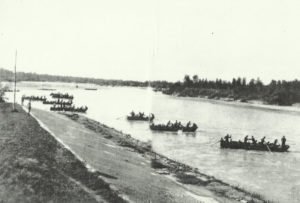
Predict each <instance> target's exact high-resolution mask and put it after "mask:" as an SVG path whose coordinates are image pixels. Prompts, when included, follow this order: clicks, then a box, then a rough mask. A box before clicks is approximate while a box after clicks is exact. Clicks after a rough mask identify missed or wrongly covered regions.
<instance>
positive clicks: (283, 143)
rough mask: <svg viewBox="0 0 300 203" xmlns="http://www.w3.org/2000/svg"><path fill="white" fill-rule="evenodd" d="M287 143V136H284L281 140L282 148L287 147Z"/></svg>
mask: <svg viewBox="0 0 300 203" xmlns="http://www.w3.org/2000/svg"><path fill="white" fill-rule="evenodd" d="M285 142H286V138H285V136H283V137H282V138H281V146H285Z"/></svg>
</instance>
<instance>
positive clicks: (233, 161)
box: [7, 82, 300, 203]
mask: <svg viewBox="0 0 300 203" xmlns="http://www.w3.org/2000/svg"><path fill="white" fill-rule="evenodd" d="M18 85H19V86H18V89H19V90H20V92H18V93H17V101H18V103H20V98H21V96H22V95H23V94H25V95H40V96H42V95H44V96H47V97H48V98H50V97H49V94H50V93H51V91H43V90H39V89H40V88H53V89H57V91H60V92H62V93H65V92H68V93H70V94H73V95H74V97H75V99H74V102H75V105H79V106H80V105H86V106H88V108H89V109H88V112H87V116H88V117H90V118H92V119H95V120H98V121H100V122H102V123H105V124H107V125H109V126H111V127H114V128H116V129H118V130H121V131H123V132H125V133H128V134H131V135H132V136H133V137H135V138H137V139H140V140H142V141H151V142H152V147H153V149H154V150H155V151H157V152H159V153H161V154H164V155H166V156H168V157H170V158H172V159H175V160H178V161H180V162H183V163H186V164H188V165H191V166H193V167H196V168H198V169H199V171H201V172H203V173H206V174H209V175H213V176H215V177H216V178H219V179H221V180H224V181H225V182H228V183H230V184H233V185H237V186H239V187H242V188H244V189H246V190H248V191H251V192H255V193H259V194H261V195H262V196H264V197H265V198H267V199H269V200H274V201H276V202H277V201H278V202H292V203H296V202H300V137H299V136H300V127H299V123H300V109H299V108H296V107H293V108H290V107H270V106H265V107H264V106H254V105H249V104H241V103H236V102H232V103H230V102H223V101H213V100H205V99H200V98H199V99H198V98H179V97H174V96H168V95H163V94H161V93H159V92H154V91H152V90H151V89H148V88H132V87H100V86H95V85H88V84H86V85H80V84H79V87H78V88H76V84H72V83H68V84H66V83H35V82H32V83H31V82H23V83H20V84H18ZM84 87H96V88H98V90H96V91H91V90H85V89H84ZM57 91H55V92H57ZM7 96H8V97H9V100H12V93H8V94H7ZM32 106H33V108H35V107H36V108H41V109H45V110H49V106H46V105H42V104H41V103H39V102H33V104H32ZM132 110H134V111H136V112H137V111H144V112H151V113H154V114H155V116H156V119H155V122H157V123H159V122H165V123H166V122H167V121H168V120H171V121H175V120H178V121H181V122H182V123H186V122H188V121H189V120H190V121H192V122H195V123H196V124H197V125H198V127H199V128H198V130H197V132H195V133H166V132H152V131H151V130H149V125H148V123H147V122H128V121H127V120H126V115H127V114H128V113H129V112H131V111H132ZM227 133H229V134H231V135H232V136H233V139H234V140H238V139H241V140H242V139H243V137H244V136H245V135H246V134H247V135H254V136H255V137H256V138H257V139H260V138H261V137H263V136H266V138H267V141H272V142H273V141H274V139H278V140H280V139H281V137H282V136H283V135H285V136H286V137H287V144H289V145H290V147H291V148H290V152H288V153H270V152H256V151H244V150H227V149H220V147H219V143H218V140H219V139H220V138H221V137H222V136H224V135H225V134H227Z"/></svg>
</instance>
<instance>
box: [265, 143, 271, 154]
mask: <svg viewBox="0 0 300 203" xmlns="http://www.w3.org/2000/svg"><path fill="white" fill-rule="evenodd" d="M265 145H266V146H267V148H268V150H269V152H271V153H272V151H271V149H270V147H269V146H268V145H267V144H265Z"/></svg>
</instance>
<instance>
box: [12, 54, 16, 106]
mask: <svg viewBox="0 0 300 203" xmlns="http://www.w3.org/2000/svg"><path fill="white" fill-rule="evenodd" d="M16 92H17V50H16V55H15V87H14V105H13V109H14V111H15V110H16Z"/></svg>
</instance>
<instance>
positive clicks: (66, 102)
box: [43, 100, 73, 106]
mask: <svg viewBox="0 0 300 203" xmlns="http://www.w3.org/2000/svg"><path fill="white" fill-rule="evenodd" d="M43 104H52V105H53V104H55V105H63V106H69V105H72V104H73V102H72V100H71V101H58V100H55V101H49V100H45V101H43Z"/></svg>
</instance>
